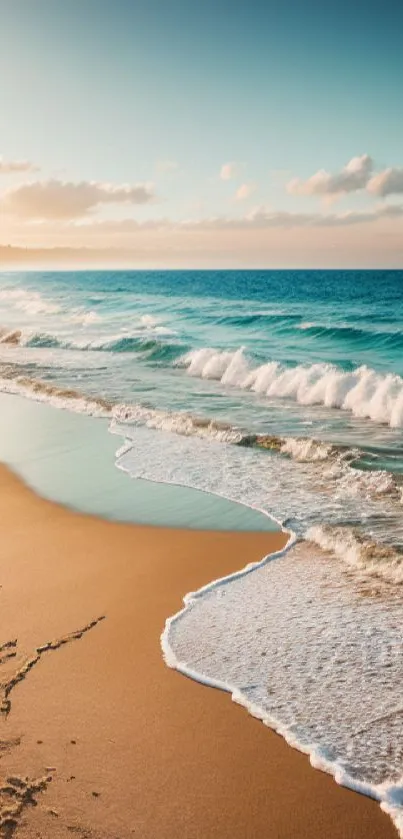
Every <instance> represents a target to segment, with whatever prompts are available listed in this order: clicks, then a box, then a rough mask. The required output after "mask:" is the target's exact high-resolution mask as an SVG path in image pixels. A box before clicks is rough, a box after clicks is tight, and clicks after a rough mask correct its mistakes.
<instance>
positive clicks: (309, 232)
mask: <svg viewBox="0 0 403 839" xmlns="http://www.w3.org/2000/svg"><path fill="white" fill-rule="evenodd" d="M0 21H1V26H0V79H1V82H0V245H9V244H11V245H16V246H23V247H28V248H53V247H72V248H79V249H97V250H99V249H101V250H105V251H106V250H108V251H110V254H112V255H113V254H114V253H116V252H117V251H119V252H122V251H124V252H125V253H128V254H130V260H131V262H132V263H133V265H136V264H137V263H138V264H150V265H155V266H157V267H165V266H166V267H173V266H175V265H178V266H186V265H189V266H192V267H193V266H196V267H209V266H214V267H220V266H225V265H228V266H233V267H240V266H246V267H247V266H248V265H250V266H251V267H252V266H253V267H256V266H260V267H289V266H293V267H322V266H325V267H337V266H339V265H340V266H343V267H348V266H351V267H355V266H364V267H372V266H374V267H375V266H376V267H379V266H385V267H403V84H402V79H403V50H402V47H401V38H402V35H401V33H402V32H403V4H402V3H401V0H383V2H381V1H380V0H365V2H364V0H354V3H353V2H350V1H349V2H346V0H339V2H335V0H282V1H281V2H280V0H278V1H277V0H264V2H263V0H249V1H248V2H246V0H242V2H239V0H231V2H230V0H203V3H201V2H197V0H68V2H66V0H0Z"/></svg>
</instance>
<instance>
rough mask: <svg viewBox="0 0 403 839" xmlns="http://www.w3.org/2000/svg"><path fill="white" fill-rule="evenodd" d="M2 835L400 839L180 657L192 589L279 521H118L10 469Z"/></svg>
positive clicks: (1, 632) (0, 640)
mask: <svg viewBox="0 0 403 839" xmlns="http://www.w3.org/2000/svg"><path fill="white" fill-rule="evenodd" d="M0 517H1V518H0V521H1V540H0V585H1V588H0V615H1V620H0V683H1V684H0V704H1V709H0V710H1V719H0V725H1V734H0V836H4V837H11V836H13V835H14V836H15V837H16V839H19V838H20V839H28V837H37V839H39V837H43V838H45V837H46V839H71V837H74V836H76V837H79V838H80V839H85V838H86V837H88V839H89V838H90V837H91V839H127V837H132V836H137V837H141V839H176V837H181V839H199V837H200V839H209V837H217V839H227V837H228V839H229V837H231V839H234V837H235V839H259V837H268V839H291V837H293V839H300V838H301V839H302V837H310V839H312V837H318V839H319V837H320V839H389V838H390V839H395V837H396V835H397V834H396V832H395V830H394V828H393V825H392V823H391V822H390V820H389V818H388V817H387V816H386V815H384V814H383V813H382V812H381V810H380V808H379V806H378V805H377V804H376V803H375V802H373V801H371V800H369V799H367V798H364V797H362V796H359V795H357V794H355V793H353V792H350V791H348V790H346V789H342V788H340V787H338V786H337V785H336V784H335V782H334V781H333V780H332V779H331V778H330V777H329V776H327V775H325V774H323V773H321V772H319V771H315V770H314V769H312V768H311V766H310V765H309V761H308V759H307V758H306V757H305V756H304V755H302V754H300V753H298V752H296V751H293V750H292V749H290V748H289V747H288V746H287V745H286V744H285V743H284V741H283V740H282V739H281V738H280V737H278V736H277V735H275V734H274V733H273V732H271V731H270V730H268V729H267V728H265V727H264V726H263V725H262V724H261V723H260V722H258V721H256V720H254V719H252V718H251V717H250V716H248V714H247V713H246V711H245V710H244V709H242V708H241V707H239V706H237V705H234V704H233V703H231V700H230V698H229V696H228V695H227V694H225V693H221V692H219V691H217V690H213V689H211V688H206V687H203V686H201V685H200V684H198V683H196V682H193V681H191V680H190V679H187V678H185V677H183V676H181V675H180V674H179V673H177V672H176V671H173V670H169V669H168V668H167V667H166V666H165V664H164V662H163V659H162V655H161V648H160V634H161V631H162V629H163V627H164V623H165V619H166V618H167V617H168V616H169V615H171V614H173V613H174V612H176V611H178V609H179V608H180V607H181V599H182V597H183V595H184V594H185V593H186V592H188V591H192V590H195V589H197V588H199V587H200V586H201V585H203V584H205V583H207V582H208V581H209V580H211V579H213V578H216V577H218V576H222V575H224V574H227V573H230V572H231V571H234V570H236V569H239V568H241V567H243V566H244V565H245V564H246V563H248V562H253V561H256V560H258V559H260V558H261V557H262V556H263V555H264V554H266V553H268V552H270V551H273V550H276V549H278V548H280V547H281V546H282V545H283V544H284V539H285V537H284V535H283V534H281V533H278V534H270V533H261V534H254V533H245V534H243V533H228V532H227V533H210V532H197V533H196V532H195V531H185V530H182V531H179V530H168V529H157V528H149V527H140V526H139V527H137V526H132V525H122V524H115V523H110V522H104V521H100V520H97V519H96V518H91V517H84V516H81V515H78V514H74V513H72V512H70V511H68V510H65V509H63V508H61V507H59V506H57V505H54V504H51V503H49V502H46V501H43V500H42V499H39V498H38V497H37V496H35V495H34V493H32V492H31V491H30V490H29V489H27V488H26V487H25V486H23V484H22V483H21V482H20V481H19V480H18V479H17V478H15V477H14V476H13V475H12V474H11V473H9V472H8V471H7V470H6V469H5V468H1V469H0Z"/></svg>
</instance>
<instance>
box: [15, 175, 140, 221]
mask: <svg viewBox="0 0 403 839" xmlns="http://www.w3.org/2000/svg"><path fill="white" fill-rule="evenodd" d="M153 198H154V194H153V191H152V187H151V186H150V185H149V184H135V185H129V184H121V185H115V184H104V183H98V182H96V181H81V182H79V183H74V182H68V181H59V180H49V181H32V182H30V183H25V184H21V185H20V186H17V187H14V188H12V189H9V190H8V191H7V192H5V193H4V194H3V196H2V198H1V200H0V205H1V207H2V209H3V210H4V211H5V212H6V213H8V214H10V215H14V216H18V217H19V218H26V219H60V220H65V221H66V220H69V219H75V218H81V217H83V216H86V215H88V214H90V213H91V212H92V211H93V210H94V209H95V208H96V207H98V206H99V205H101V204H146V203H148V202H150V201H152V200H153Z"/></svg>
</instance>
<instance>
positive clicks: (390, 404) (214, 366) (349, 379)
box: [177, 347, 403, 428]
mask: <svg viewBox="0 0 403 839" xmlns="http://www.w3.org/2000/svg"><path fill="white" fill-rule="evenodd" d="M177 366H180V367H183V368H185V369H186V370H187V372H188V374H189V375H190V376H198V377H200V378H203V379H213V380H216V381H220V382H221V383H222V384H223V385H227V386H234V387H239V388H241V389H243V390H250V391H253V392H255V393H259V394H262V395H265V396H268V397H274V398H278V399H289V400H293V401H295V402H297V403H298V404H300V405H306V406H308V405H321V406H323V407H325V408H337V409H339V410H342V411H348V412H350V413H352V414H353V416H355V417H358V418H362V419H371V420H373V421H374V422H378V423H382V424H387V425H389V426H391V427H392V428H402V427H403V379H402V378H401V377H400V376H398V375H397V374H395V373H386V374H383V373H378V372H376V371H375V370H372V369H371V368H369V367H367V366H365V365H364V366H361V367H358V368H357V369H356V370H353V371H351V372H346V371H343V370H341V369H339V368H338V367H335V366H333V365H331V364H326V363H317V364H312V365H297V366H295V367H284V366H283V365H281V364H280V362H278V361H269V362H268V363H266V364H262V365H260V366H259V367H252V366H251V364H250V363H249V362H248V360H247V358H246V356H245V352H244V347H240V348H239V349H238V350H236V351H235V352H228V351H219V350H216V349H214V348H210V347H209V348H203V349H200V350H193V351H192V352H190V353H188V354H186V355H184V356H182V358H180V359H179V361H178V362H177Z"/></svg>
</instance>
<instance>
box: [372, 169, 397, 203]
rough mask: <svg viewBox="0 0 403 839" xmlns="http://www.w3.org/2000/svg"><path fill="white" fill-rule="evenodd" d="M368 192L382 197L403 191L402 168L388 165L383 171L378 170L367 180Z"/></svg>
mask: <svg viewBox="0 0 403 839" xmlns="http://www.w3.org/2000/svg"><path fill="white" fill-rule="evenodd" d="M368 192H372V193H374V194H375V195H382V196H383V197H385V196H386V195H399V194H401V193H403V168H392V167H390V168H389V169H385V170H384V171H383V172H378V174H377V175H374V177H373V178H371V180H370V181H369V183H368Z"/></svg>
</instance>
